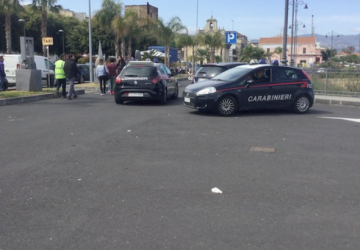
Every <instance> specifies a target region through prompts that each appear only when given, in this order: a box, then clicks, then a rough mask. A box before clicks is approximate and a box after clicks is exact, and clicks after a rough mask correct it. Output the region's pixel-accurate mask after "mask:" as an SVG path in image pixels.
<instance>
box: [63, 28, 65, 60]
mask: <svg viewBox="0 0 360 250" xmlns="http://www.w3.org/2000/svg"><path fill="white" fill-rule="evenodd" d="M63 55H64V56H65V32H63Z"/></svg>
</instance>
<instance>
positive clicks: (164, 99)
mask: <svg viewBox="0 0 360 250" xmlns="http://www.w3.org/2000/svg"><path fill="white" fill-rule="evenodd" d="M166 103H167V90H166V89H164V95H163V97H162V100H161V101H160V104H164V105H165V104H166Z"/></svg>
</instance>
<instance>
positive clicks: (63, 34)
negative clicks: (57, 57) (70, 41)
mask: <svg viewBox="0 0 360 250" xmlns="http://www.w3.org/2000/svg"><path fill="white" fill-rule="evenodd" d="M59 32H60V33H62V42H63V55H64V56H65V37H64V36H65V32H64V31H63V30H59Z"/></svg>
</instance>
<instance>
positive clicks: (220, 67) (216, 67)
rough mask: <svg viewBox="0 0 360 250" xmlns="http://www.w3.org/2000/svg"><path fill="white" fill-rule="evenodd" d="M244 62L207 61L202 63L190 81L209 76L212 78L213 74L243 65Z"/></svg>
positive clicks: (202, 79)
mask: <svg viewBox="0 0 360 250" xmlns="http://www.w3.org/2000/svg"><path fill="white" fill-rule="evenodd" d="M245 64H246V63H243V62H222V63H207V64H203V65H202V66H201V67H200V68H199V69H198V70H197V71H196V72H195V75H194V78H193V80H192V83H196V82H201V81H204V80H207V79H210V78H213V77H214V76H217V75H218V74H220V73H222V72H224V71H226V70H228V69H231V68H234V67H237V66H240V65H245Z"/></svg>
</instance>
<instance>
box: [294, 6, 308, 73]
mask: <svg viewBox="0 0 360 250" xmlns="http://www.w3.org/2000/svg"><path fill="white" fill-rule="evenodd" d="M290 4H292V21H291V26H290V27H292V29H291V47H290V56H291V59H290V65H291V66H292V67H293V66H294V63H295V57H296V55H295V47H296V44H297V24H298V21H297V13H298V7H299V5H305V7H304V9H308V6H307V4H306V3H304V2H303V1H301V0H293V1H292V2H291V3H290ZM294 27H295V29H294Z"/></svg>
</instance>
